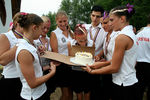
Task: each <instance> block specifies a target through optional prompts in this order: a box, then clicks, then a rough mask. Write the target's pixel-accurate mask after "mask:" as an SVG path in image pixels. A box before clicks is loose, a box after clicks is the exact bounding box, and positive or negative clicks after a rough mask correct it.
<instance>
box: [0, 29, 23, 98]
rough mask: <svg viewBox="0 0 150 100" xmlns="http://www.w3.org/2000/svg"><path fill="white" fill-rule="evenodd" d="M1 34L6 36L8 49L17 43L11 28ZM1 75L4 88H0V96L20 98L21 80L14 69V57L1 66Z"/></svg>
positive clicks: (0, 82) (0, 81)
mask: <svg viewBox="0 0 150 100" xmlns="http://www.w3.org/2000/svg"><path fill="white" fill-rule="evenodd" d="M3 34H4V35H5V36H6V37H7V38H8V41H9V43H10V49H11V48H13V47H14V46H15V45H16V44H17V43H18V39H17V38H16V36H15V35H14V33H13V31H12V30H10V31H9V32H7V33H3ZM2 75H3V77H2V79H1V80H0V84H1V87H3V89H4V90H3V89H1V96H4V99H5V100H11V99H14V100H18V99H19V98H20V92H21V82H20V79H19V74H18V72H17V69H16V65H15V59H14V60H12V61H11V62H9V63H8V64H7V65H6V66H4V67H3V72H2ZM6 88H7V89H8V90H7V89H6ZM8 95H9V96H8Z"/></svg>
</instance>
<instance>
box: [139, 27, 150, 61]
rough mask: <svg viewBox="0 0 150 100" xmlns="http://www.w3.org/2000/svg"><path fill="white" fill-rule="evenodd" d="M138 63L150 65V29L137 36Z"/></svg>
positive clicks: (147, 28) (145, 29) (146, 28)
mask: <svg viewBox="0 0 150 100" xmlns="http://www.w3.org/2000/svg"><path fill="white" fill-rule="evenodd" d="M136 36H137V38H138V49H137V54H138V57H137V61H138V62H147V63H150V27H145V28H144V29H143V30H142V31H140V32H139V33H138V34H137V35H136Z"/></svg>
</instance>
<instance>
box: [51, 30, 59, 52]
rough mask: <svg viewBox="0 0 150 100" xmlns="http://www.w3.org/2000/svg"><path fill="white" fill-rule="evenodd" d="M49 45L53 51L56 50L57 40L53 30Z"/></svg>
mask: <svg viewBox="0 0 150 100" xmlns="http://www.w3.org/2000/svg"><path fill="white" fill-rule="evenodd" d="M50 45H51V48H52V51H53V52H58V41H57V37H56V35H55V33H54V32H52V33H51V36H50Z"/></svg>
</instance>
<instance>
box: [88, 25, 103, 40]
mask: <svg viewBox="0 0 150 100" xmlns="http://www.w3.org/2000/svg"><path fill="white" fill-rule="evenodd" d="M100 29H101V28H99V27H97V31H96V33H95V36H94V38H93V35H92V26H91V27H90V38H91V40H93V41H94V42H95V41H96V38H97V35H98V33H99V31H100Z"/></svg>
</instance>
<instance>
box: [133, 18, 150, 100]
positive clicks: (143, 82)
mask: <svg viewBox="0 0 150 100" xmlns="http://www.w3.org/2000/svg"><path fill="white" fill-rule="evenodd" d="M136 36H137V38H138V42H137V44H138V48H137V54H138V56H137V64H136V71H137V73H136V74H137V78H138V80H139V82H138V85H139V86H138V88H139V89H140V95H139V96H140V97H139V100H142V99H143V95H144V92H145V90H146V89H147V91H146V94H147V100H149V99H150V79H149V77H150V74H149V73H150V50H149V49H150V15H149V16H148V24H147V26H146V27H144V28H142V30H141V31H140V32H139V33H138V34H137V35H136Z"/></svg>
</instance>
